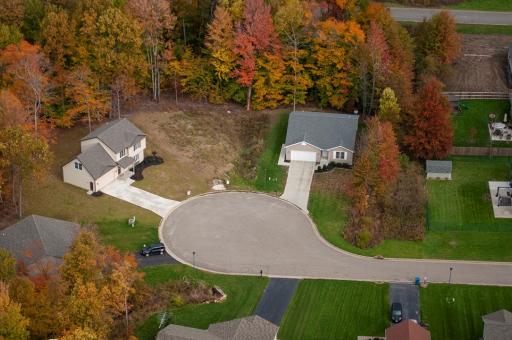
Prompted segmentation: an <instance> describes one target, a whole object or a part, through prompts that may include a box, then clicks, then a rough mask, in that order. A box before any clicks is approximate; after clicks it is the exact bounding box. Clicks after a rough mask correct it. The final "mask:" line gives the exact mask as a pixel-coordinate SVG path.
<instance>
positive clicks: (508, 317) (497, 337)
mask: <svg viewBox="0 0 512 340" xmlns="http://www.w3.org/2000/svg"><path fill="white" fill-rule="evenodd" d="M482 320H483V321H484V338H485V340H502V339H512V313H511V312H509V311H508V310H506V309H502V310H499V311H496V312H494V313H490V314H487V315H484V316H482Z"/></svg>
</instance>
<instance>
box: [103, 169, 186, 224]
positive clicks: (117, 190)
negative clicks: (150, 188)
mask: <svg viewBox="0 0 512 340" xmlns="http://www.w3.org/2000/svg"><path fill="white" fill-rule="evenodd" d="M132 183H133V180H132V179H130V178H118V179H116V180H115V181H113V182H112V183H110V184H108V185H107V186H105V187H103V188H102V189H101V191H102V192H103V193H105V194H107V195H110V196H113V197H116V198H119V199H121V200H123V201H126V202H129V203H131V204H134V205H137V206H139V207H141V208H144V209H148V210H151V211H152V212H154V213H155V214H157V215H159V216H162V217H165V216H166V215H167V213H168V212H169V211H170V210H171V209H172V208H173V207H175V206H176V205H178V204H179V203H180V202H178V201H173V200H170V199H167V198H163V197H161V196H158V195H155V194H152V193H150V192H147V191H145V190H142V189H139V188H135V187H133V186H131V184H132Z"/></svg>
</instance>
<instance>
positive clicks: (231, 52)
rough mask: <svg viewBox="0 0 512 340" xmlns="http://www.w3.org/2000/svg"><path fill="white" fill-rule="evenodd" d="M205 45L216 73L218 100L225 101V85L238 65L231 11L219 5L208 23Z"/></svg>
mask: <svg viewBox="0 0 512 340" xmlns="http://www.w3.org/2000/svg"><path fill="white" fill-rule="evenodd" d="M205 45H206V48H207V50H208V54H209V57H210V60H209V61H210V64H211V65H212V66H213V69H214V72H215V75H216V78H217V79H216V80H217V81H216V87H217V88H218V89H217V90H216V98H218V99H217V100H214V101H216V102H222V101H224V99H225V98H224V97H225V94H224V91H223V87H224V85H225V84H226V83H227V82H229V81H230V79H231V75H232V73H233V70H234V69H235V66H236V54H235V32H234V24H233V18H232V16H231V13H230V12H229V11H228V10H227V9H225V8H224V6H222V5H218V6H217V8H216V9H215V14H214V17H213V20H212V22H210V23H209V24H208V35H207V36H206V40H205Z"/></svg>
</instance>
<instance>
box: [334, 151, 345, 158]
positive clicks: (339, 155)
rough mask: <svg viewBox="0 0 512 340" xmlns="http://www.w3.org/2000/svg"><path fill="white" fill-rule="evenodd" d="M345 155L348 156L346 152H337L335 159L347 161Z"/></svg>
mask: <svg viewBox="0 0 512 340" xmlns="http://www.w3.org/2000/svg"><path fill="white" fill-rule="evenodd" d="M345 155H346V152H344V151H336V152H335V153H334V158H335V159H346V158H345Z"/></svg>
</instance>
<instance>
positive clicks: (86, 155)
mask: <svg viewBox="0 0 512 340" xmlns="http://www.w3.org/2000/svg"><path fill="white" fill-rule="evenodd" d="M76 158H77V159H78V160H79V161H80V163H82V165H83V166H84V167H85V169H86V170H87V172H89V174H90V175H91V176H92V178H94V179H98V178H100V177H101V176H103V175H104V174H106V173H107V172H108V171H110V170H111V169H112V168H115V167H116V166H117V164H116V162H114V160H113V159H112V157H110V155H109V154H108V153H107V151H105V149H104V148H103V146H101V145H100V144H94V145H91V146H90V147H89V148H88V149H87V150H85V151H84V152H82V153H81V154H79V155H78V156H76Z"/></svg>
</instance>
